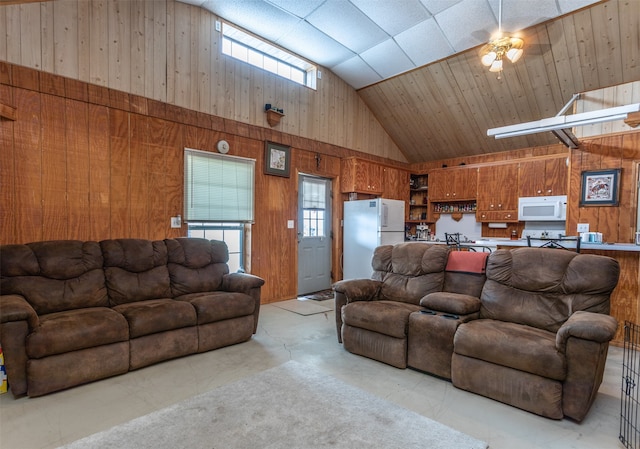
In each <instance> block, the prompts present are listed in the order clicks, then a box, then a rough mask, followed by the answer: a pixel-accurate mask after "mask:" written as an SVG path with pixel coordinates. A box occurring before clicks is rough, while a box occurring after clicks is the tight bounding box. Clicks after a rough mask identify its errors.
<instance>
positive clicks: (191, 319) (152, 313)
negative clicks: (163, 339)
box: [113, 299, 197, 338]
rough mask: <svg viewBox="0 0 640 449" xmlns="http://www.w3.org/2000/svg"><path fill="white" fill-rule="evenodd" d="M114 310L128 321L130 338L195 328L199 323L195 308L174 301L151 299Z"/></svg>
mask: <svg viewBox="0 0 640 449" xmlns="http://www.w3.org/2000/svg"><path fill="white" fill-rule="evenodd" d="M113 310H115V311H116V312H118V313H121V314H122V315H124V317H125V318H126V319H127V322H128V323H129V335H130V338H137V337H141V336H143V335H149V334H155V333H157V332H164V331H168V330H173V329H180V328H183V327H187V326H195V325H196V323H197V319H196V311H195V309H194V308H193V306H192V305H191V304H189V303H188V302H184V301H174V300H173V299H151V300H147V301H138V302H131V303H127V304H120V305H118V306H115V307H114V308H113Z"/></svg>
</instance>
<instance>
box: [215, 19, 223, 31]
mask: <svg viewBox="0 0 640 449" xmlns="http://www.w3.org/2000/svg"><path fill="white" fill-rule="evenodd" d="M221 29H222V25H221V24H220V21H219V20H216V31H220V30H221Z"/></svg>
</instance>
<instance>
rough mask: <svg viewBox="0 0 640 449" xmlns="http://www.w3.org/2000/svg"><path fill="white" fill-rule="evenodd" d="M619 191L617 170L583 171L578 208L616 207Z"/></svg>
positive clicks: (618, 172)
mask: <svg viewBox="0 0 640 449" xmlns="http://www.w3.org/2000/svg"><path fill="white" fill-rule="evenodd" d="M619 190H620V169H619V168H611V169H606V170H591V171H583V172H582V191H581V195H580V206H617V205H618V201H619V200H618V196H619V193H620V192H619Z"/></svg>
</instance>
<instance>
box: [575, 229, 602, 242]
mask: <svg viewBox="0 0 640 449" xmlns="http://www.w3.org/2000/svg"><path fill="white" fill-rule="evenodd" d="M580 239H581V240H582V243H602V232H583V233H581V234H580Z"/></svg>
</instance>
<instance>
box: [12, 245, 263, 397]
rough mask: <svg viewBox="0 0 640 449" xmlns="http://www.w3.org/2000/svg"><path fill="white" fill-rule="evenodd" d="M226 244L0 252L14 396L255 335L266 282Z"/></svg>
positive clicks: (35, 393) (34, 247) (24, 248)
mask: <svg viewBox="0 0 640 449" xmlns="http://www.w3.org/2000/svg"><path fill="white" fill-rule="evenodd" d="M227 261H228V250H227V246H226V244H225V243H224V242H220V241H209V240H205V239H188V238H179V239H167V240H161V241H150V240H143V239H115V240H104V241H101V242H93V241H76V240H64V241H48V242H36V243H29V244H25V245H3V246H0V344H1V345H2V349H3V352H4V356H5V366H6V370H7V378H8V383H9V386H10V389H11V391H12V392H13V394H14V396H20V395H24V394H27V395H28V396H31V397H34V396H40V395H44V394H47V393H51V392H54V391H57V390H62V389H65V388H69V387H72V386H76V385H80V384H83V383H86V382H91V381H94V380H98V379H102V378H106V377H109V376H114V375H117V374H122V373H125V372H127V371H129V370H133V369H137V368H141V367H143V366H148V365H151V364H153V363H157V362H160V361H163V360H168V359H171V358H176V357H180V356H184V355H187V354H193V353H196V352H204V351H209V350H212V349H216V348H219V347H222V346H228V345H231V344H235V343H240V342H243V341H246V340H248V339H250V338H251V335H252V334H253V333H255V331H256V328H257V322H258V313H259V310H260V287H261V286H262V285H263V284H264V281H263V280H262V279H260V278H258V277H256V276H252V275H249V274H244V273H229V269H228V266H227Z"/></svg>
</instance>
